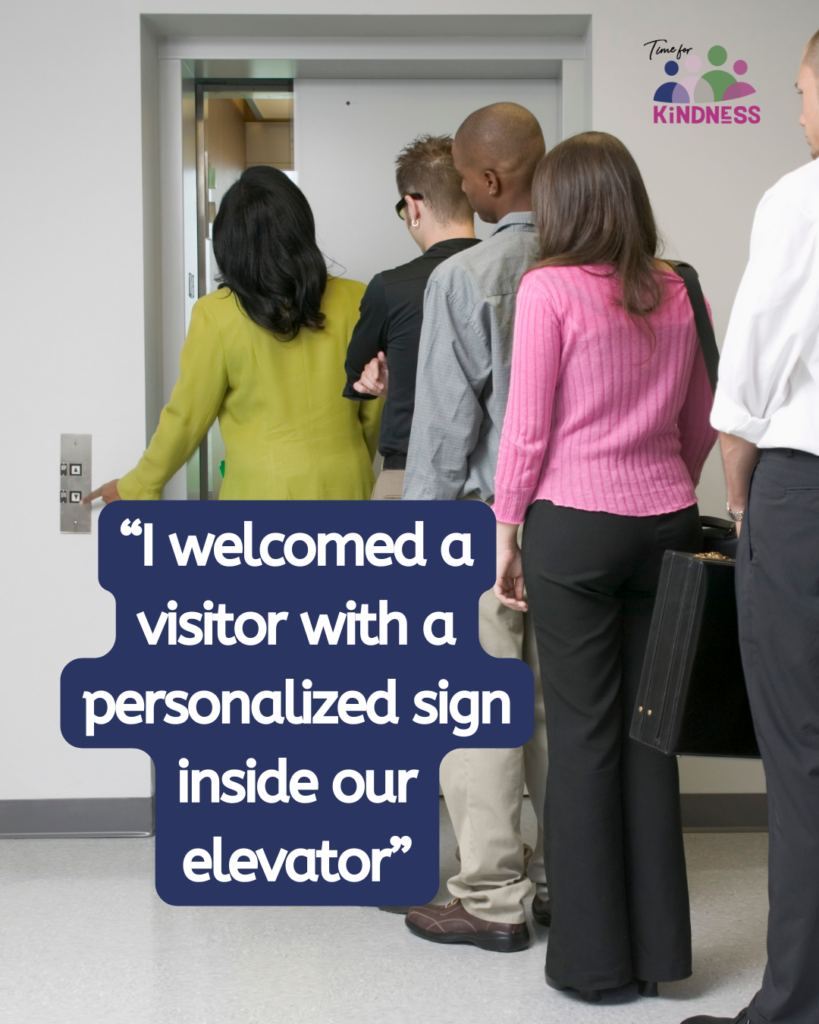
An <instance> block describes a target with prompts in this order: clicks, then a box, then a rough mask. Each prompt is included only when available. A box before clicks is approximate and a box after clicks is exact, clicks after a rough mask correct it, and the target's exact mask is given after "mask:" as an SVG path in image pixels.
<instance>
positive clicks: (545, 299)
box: [494, 267, 717, 523]
mask: <svg viewBox="0 0 819 1024" xmlns="http://www.w3.org/2000/svg"><path fill="white" fill-rule="evenodd" d="M603 271H604V268H602V267H543V268H540V269H538V270H533V271H531V272H530V273H528V274H526V275H525V276H524V278H523V280H522V282H521V285H520V290H519V291H518V297H517V311H516V316H515V344H514V351H513V356H512V377H511V382H510V390H509V401H508V404H507V407H506V418H505V420H504V424H503V436H502V438H501V444H500V454H499V456H498V468H497V474H496V476H495V502H494V508H495V515H496V517H497V519H498V520H499V521H500V522H503V523H521V522H523V519H524V517H525V515H526V509H527V508H528V507H529V505H531V504H532V502H534V501H536V500H538V499H539V498H546V499H548V500H549V501H552V502H554V504H555V505H563V506H567V507H569V508H577V509H586V510H589V511H593V512H613V513H615V514H617V515H624V516H651V515H658V514H660V513H663V512H674V511H677V510H678V509H681V508H686V507H687V506H689V505H693V504H694V502H695V501H696V495H695V493H694V487H695V485H696V484H697V483H698V482H699V477H700V472H701V470H702V466H703V463H704V462H705V459H706V456H707V455H708V452H709V451H710V450H711V448H712V447H713V445H714V442H715V440H716V437H717V435H716V432H715V431H714V430H712V429H711V426H710V424H709V421H708V420H709V414H710V411H711V403H712V401H713V395H712V392H711V386H710V384H709V382H708V375H707V373H706V369H705V361H704V359H703V357H702V353H701V351H700V348H699V343H698V341H697V332H696V329H695V327H694V316H693V313H692V310H691V306H690V303H689V301H688V296H687V295H686V291H685V285H684V284H683V282H682V280H681V279H680V278H679V277H678V276H677V275H676V274H674V273H672V272H670V271H663V272H661V276H662V278H663V282H664V284H665V297H664V300H663V302H662V304H661V306H660V307H659V309H657V310H656V311H655V312H654V313H652V314H651V316H650V318H649V323H650V326H651V328H652V330H653V337H652V333H651V331H649V330H648V329H647V328H646V327H645V326H642V327H641V326H639V325H635V322H634V320H632V319H631V317H629V316H628V314H627V313H626V312H625V310H623V309H622V307H621V306H619V305H617V298H618V296H619V287H618V285H617V281H616V279H615V278H612V277H606V276H603ZM709 312H710V310H709Z"/></svg>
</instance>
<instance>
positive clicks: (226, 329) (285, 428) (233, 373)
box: [85, 167, 383, 502]
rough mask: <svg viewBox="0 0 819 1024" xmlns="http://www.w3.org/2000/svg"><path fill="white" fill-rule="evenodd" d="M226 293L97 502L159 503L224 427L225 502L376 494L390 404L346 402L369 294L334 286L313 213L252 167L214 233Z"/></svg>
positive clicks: (272, 173)
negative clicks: (381, 431) (348, 369)
mask: <svg viewBox="0 0 819 1024" xmlns="http://www.w3.org/2000/svg"><path fill="white" fill-rule="evenodd" d="M213 249H214V255H215V257H216V261H217V263H218V265H219V269H220V277H219V280H220V282H221V287H220V288H219V290H218V291H216V292H213V293H211V294H210V295H207V296H205V297H204V298H202V299H200V300H199V301H198V302H197V303H196V305H195V306H194V307H193V314H192V316H191V323H190V330H189V331H188V337H187V339H186V341H185V345H184V347H183V349H182V357H181V360H180V375H179V380H178V381H177V383H176V386H175V387H174V389H173V393H172V394H171V399H170V401H169V402H168V404H167V405H166V406H165V408H164V409H163V410H162V414H161V416H160V418H159V426H158V427H157V429H156V433H155V434H154V436H153V438H152V439H151V443H150V445H149V446H148V449H147V451H146V452H145V453H144V455H143V456H142V458H141V459H140V460H139V463H138V464H137V466H136V467H135V468H134V469H132V470H131V471H130V473H127V474H126V475H125V476H124V477H121V478H120V479H119V480H112V481H110V482H109V483H107V484H104V485H103V486H102V487H100V488H99V489H98V490H96V491H93V492H92V493H91V494H89V495H88V496H87V498H86V499H85V501H92V500H93V499H94V498H96V497H102V499H103V500H104V501H105V502H108V501H115V500H117V499H118V498H124V499H158V498H160V497H161V495H162V488H163V487H164V486H165V484H166V483H167V482H168V480H170V478H171V477H172V476H173V475H174V473H176V471H177V470H178V469H180V468H181V467H182V466H183V465H184V464H185V462H187V460H188V459H189V458H190V457H191V455H192V454H193V453H194V452H195V451H196V449H197V447H198V445H199V443H200V441H201V440H202V438H203V437H204V436H205V434H206V433H207V431H208V429H209V428H210V426H211V424H212V423H213V421H214V419H216V417H217V416H218V417H219V427H220V429H221V432H222V437H223V439H224V442H225V479H224V482H223V484H222V488H221V491H220V495H219V496H220V498H234V499H237V498H246V499H252V498H257V499H258V498H260V499H298V498H315V499H355V498H369V496H370V493H371V491H372V487H373V472H372V460H373V456H374V454H375V449H376V444H377V440H378V426H379V419H380V417H381V407H382V404H383V403H382V402H380V401H379V402H349V401H347V400H346V399H345V398H343V397H342V391H343V390H344V385H345V382H346V378H345V373H344V359H345V354H346V351H347V344H348V342H349V340H350V337H351V335H352V333H353V327H354V326H355V324H356V321H357V320H358V308H359V303H360V301H361V297H362V295H363V294H364V285H363V284H359V283H358V282H357V281H348V280H345V279H343V278H330V279H329V280H328V276H327V268H326V265H325V262H324V258H323V256H322V254H321V252H320V251H319V249H318V246H317V245H316V234H315V224H314V221H313V214H312V211H311V209H310V206H309V204H308V202H307V200H306V199H305V197H304V195H303V193H302V192H301V190H300V189H298V188H297V187H296V185H294V184H293V182H292V181H290V179H289V178H288V177H287V175H285V174H283V173H282V172H281V171H277V170H275V169H274V168H272V167H251V168H249V169H248V170H246V171H245V172H244V174H243V175H242V176H241V178H240V179H239V180H238V181H237V182H236V183H235V184H234V185H233V186H232V187H231V188H230V189H229V190H228V191H227V192H226V194H225V196H224V199H223V200H222V205H221V207H220V209H219V213H218V215H217V217H216V220H215V222H214V225H213Z"/></svg>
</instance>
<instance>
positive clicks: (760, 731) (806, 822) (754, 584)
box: [737, 449, 819, 1024]
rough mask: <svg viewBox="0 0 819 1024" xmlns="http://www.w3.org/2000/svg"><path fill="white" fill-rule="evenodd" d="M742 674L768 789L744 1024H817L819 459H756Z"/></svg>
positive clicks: (742, 593)
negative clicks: (764, 950)
mask: <svg viewBox="0 0 819 1024" xmlns="http://www.w3.org/2000/svg"><path fill="white" fill-rule="evenodd" d="M737 600H738V606H739V630H740V643H741V647H742V663H743V667H744V669H745V678H746V681H747V683H748V693H749V696H750V699H751V710H752V711H753V716H754V725H755V727H756V733H757V738H758V740H759V749H760V751H761V753H762V761H763V764H764V765H765V775H766V778H767V783H768V821H769V844H770V857H769V862H768V872H769V881H768V890H769V896H770V915H769V918H768V966H767V968H766V970H765V977H764V979H763V982H762V988H761V990H760V991H759V992H758V993H757V995H756V997H755V998H754V1000H753V1002H752V1003H751V1006H750V1007H749V1009H748V1016H749V1017H750V1019H751V1020H752V1021H754V1024H817V1021H819V458H817V457H816V456H815V455H809V454H807V453H805V452H798V451H793V452H792V451H785V450H781V449H778V450H770V451H764V452H763V453H762V458H761V459H760V461H759V463H758V464H757V467H756V471H755V473H754V477H753V481H752V484H751V495H750V500H749V503H748V512H747V515H746V518H745V523H744V526H743V529H742V533H741V536H740V544H739V553H738V558H737Z"/></svg>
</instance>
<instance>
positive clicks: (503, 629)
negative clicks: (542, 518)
mask: <svg viewBox="0 0 819 1024" xmlns="http://www.w3.org/2000/svg"><path fill="white" fill-rule="evenodd" d="M478 614H479V620H480V621H479V636H480V641H481V646H482V647H483V649H484V650H485V651H486V653H487V654H491V655H492V656H493V657H495V658H521V659H522V660H523V661H525V662H526V663H527V665H529V667H530V668H531V669H532V672H533V674H534V694H533V699H534V703H535V728H534V732H533V733H532V738H531V739H530V740H529V742H528V743H527V744H526V745H525V746H523V747H517V748H516V749H513V750H453V751H451V752H450V753H449V754H447V755H446V757H445V758H444V759H443V761H442V762H441V789H442V790H443V793H444V798H445V799H446V803H447V808H448V809H449V814H450V817H451V819H452V824H453V827H454V829H455V837H456V839H457V840H458V848H459V850H460V858H461V869H460V871H459V872H458V874H457V875H454V876H453V877H452V878H450V879H449V881H448V883H447V884H448V887H449V891H450V893H451V894H452V895H453V896H457V897H460V899H461V900H462V902H463V905H464V907H465V908H466V909H467V910H468V911H469V913H470V914H474V915H475V916H476V917H480V918H482V919H483V920H485V921H498V922H503V923H506V924H519V923H522V922H523V921H525V920H526V914H525V912H524V909H523V900H524V899H526V897H527V896H529V895H531V894H532V893H533V892H534V890H535V888H537V890H538V892H539V894H540V895H541V896H543V897H545V895H546V891H547V890H546V868H545V864H544V857H543V803H544V799H545V796H546V772H547V768H548V758H547V751H546V716H545V712H544V709H543V694H542V691H541V688H540V674H539V671H538V664H537V648H536V644H535V636H534V624H533V623H532V621H531V618H530V613H528V612H527V613H526V614H525V615H524V614H523V613H521V612H516V611H513V610H512V609H511V608H507V607H506V605H503V604H501V603H500V601H498V599H497V598H496V597H495V595H494V594H493V592H492V591H491V590H488V591H487V592H486V593H485V594H482V595H481V600H480V605H479V611H478ZM524 781H525V782H526V786H527V788H528V790H529V795H530V797H531V798H532V807H533V809H534V811H535V814H536V816H537V823H538V827H537V841H536V843H535V848H534V850H532V849H531V848H530V847H529V846H527V845H526V844H524V842H523V837H522V835H521V829H520V814H521V804H522V801H523V785H524Z"/></svg>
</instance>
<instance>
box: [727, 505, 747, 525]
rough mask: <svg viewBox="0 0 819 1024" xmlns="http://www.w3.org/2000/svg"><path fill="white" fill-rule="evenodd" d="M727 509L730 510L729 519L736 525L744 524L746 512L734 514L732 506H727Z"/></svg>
mask: <svg viewBox="0 0 819 1024" xmlns="http://www.w3.org/2000/svg"><path fill="white" fill-rule="evenodd" d="M725 507H726V509H727V510H728V518H729V519H731V520H732V521H733V522H735V523H741V522H742V517H743V516H744V515H745V513H744V512H734V510H733V509H732V508H731V506H730V505H726V506H725Z"/></svg>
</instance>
